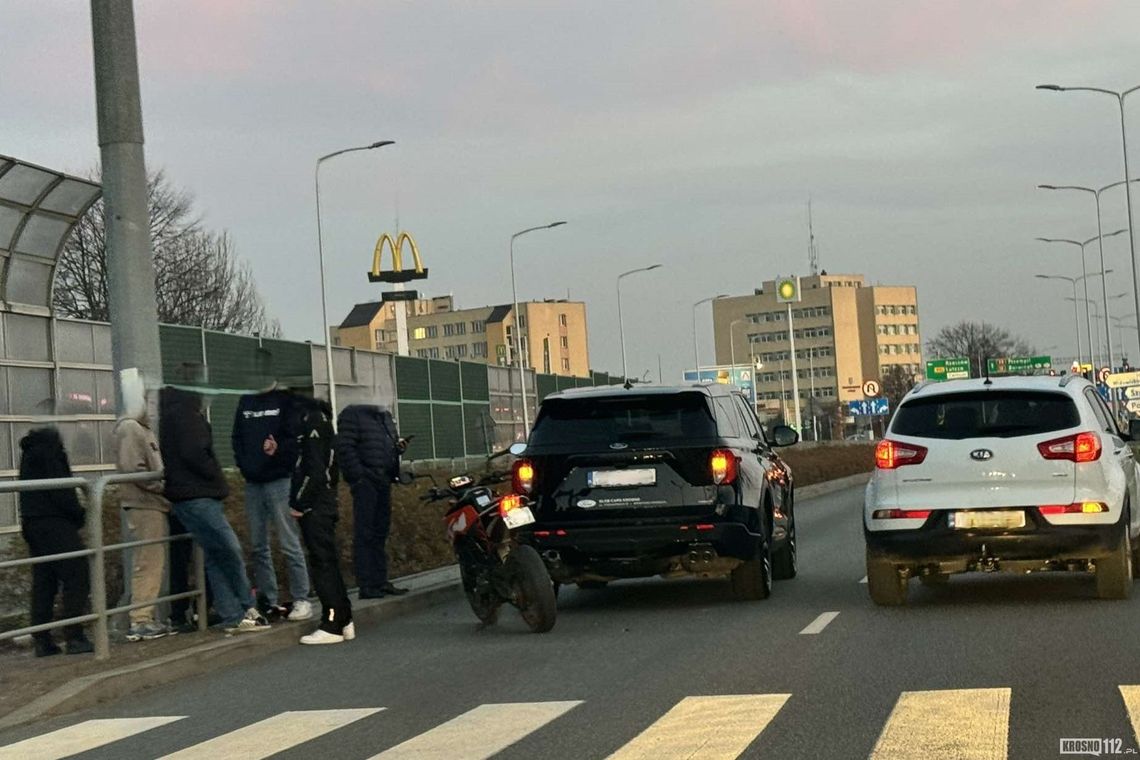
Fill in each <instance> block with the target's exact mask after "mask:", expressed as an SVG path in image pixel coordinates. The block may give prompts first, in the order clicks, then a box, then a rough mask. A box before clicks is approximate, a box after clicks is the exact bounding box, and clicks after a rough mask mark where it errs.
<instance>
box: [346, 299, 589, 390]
mask: <svg viewBox="0 0 1140 760" xmlns="http://www.w3.org/2000/svg"><path fill="white" fill-rule="evenodd" d="M408 303H409V304H416V309H415V312H416V313H412V312H411V310H410V311H409V316H408V348H409V351H410V353H411V355H412V356H418V357H421V358H425V359H463V360H465V361H476V362H484V363H487V364H495V365H499V366H504V367H513V366H518V365H517V363H516V357H515V350H514V330H515V315H514V307H513V304H506V305H503V306H482V307H478V308H473V309H456V308H455V304H454V301H453V300H452V299H451V297H450V296H448V297H445V298H435V299H424V300H423V304H422V305H421V302H420V301H415V302H408ZM391 306H392V304H381V303H368V304H357V305H356V306H355V307H354V308H353V310H352V311H351V312H350V313H349V315H348V317H346V318H345V320H344V322H342V323H341V325H340V326H339V327H336V328H333V335H334V342H335V343H336V345H341V346H349V347H356V348H367V349H369V350H373V351H386V352H389V353H395V351H396V321H395V311H394V310H393V309H391V308H388V307H391ZM519 323H520V326H521V328H522V355H523V356H522V358H523V360H524V362H525V364H526V366H527V367H528V368H532V369H534V370H535V371H537V372H541V373H544V374H550V375H569V376H575V377H589V376H590V352H589V345H588V338H587V325H586V304H584V303H582V302H581V301H566V300H545V301H526V302H523V303H520V304H519Z"/></svg>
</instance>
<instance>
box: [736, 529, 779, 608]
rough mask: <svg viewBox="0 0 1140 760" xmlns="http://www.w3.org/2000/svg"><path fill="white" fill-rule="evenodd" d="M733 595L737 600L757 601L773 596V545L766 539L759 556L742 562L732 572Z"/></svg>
mask: <svg viewBox="0 0 1140 760" xmlns="http://www.w3.org/2000/svg"><path fill="white" fill-rule="evenodd" d="M731 580H732V593H733V594H735V595H736V598H737V599H742V600H746V601H755V600H758V599H767V598H768V597H770V596H771V595H772V544H771V543H770V542H769V541H768V540H767V539H766V538H765V539H763V543H762V545H761V546H760V548H759V556H758V557H756V558H754V559H750V560H747V561H745V562H742V563H741V564H740V565H738V566H737V567H736V569H734V570H733V571H732V575H731Z"/></svg>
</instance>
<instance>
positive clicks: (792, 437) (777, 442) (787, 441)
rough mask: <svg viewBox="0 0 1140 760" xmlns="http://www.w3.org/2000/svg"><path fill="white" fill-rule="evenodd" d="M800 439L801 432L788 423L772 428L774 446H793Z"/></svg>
mask: <svg viewBox="0 0 1140 760" xmlns="http://www.w3.org/2000/svg"><path fill="white" fill-rule="evenodd" d="M799 440H800V434H799V433H797V432H796V431H795V430H794V429H793V428H790V427H788V426H787V425H777V426H776V427H774V428H772V445H773V446H792V445H794V444H795V443H796V442H797V441H799Z"/></svg>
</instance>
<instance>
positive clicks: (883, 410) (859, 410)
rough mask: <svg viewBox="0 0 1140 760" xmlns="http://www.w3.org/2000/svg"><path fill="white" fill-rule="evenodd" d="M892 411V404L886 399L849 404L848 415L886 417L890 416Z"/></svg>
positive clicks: (872, 399)
mask: <svg viewBox="0 0 1140 760" xmlns="http://www.w3.org/2000/svg"><path fill="white" fill-rule="evenodd" d="M890 409H891V405H890V402H888V401H887V399H885V398H871V399H867V400H865V401H848V402H847V413H848V414H851V415H854V416H856V417H885V416H886V415H888V414H890Z"/></svg>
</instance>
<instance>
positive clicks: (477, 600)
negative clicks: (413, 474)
mask: <svg viewBox="0 0 1140 760" xmlns="http://www.w3.org/2000/svg"><path fill="white" fill-rule="evenodd" d="M510 478H511V475H510V473H506V474H491V475H487V476H485V477H483V478H481V479H480V480H479V481H478V482H476V480H475V479H474V478H473V477H471V476H470V475H459V476H457V477H454V478H452V479H451V480H449V481H448V483H447V488H446V489H441V488H439V487H437V486H433V487H432V488H431V489H430V490H429V491H428V492H427V494H426V495H425V496H423V497H422V498H423V500H424V501H431V502H434V501H443V500H450V502H451V506H450V508H449V509H448V510H447V514H446V515H444V518H443V521H444V524H445V525H446V526H447V534H448V537H449V538H450V539H451V544H452V547H453V548H454V549H455V557H456V560H457V561H458V563H459V574H460V577H461V578H462V581H463V592H464V594H465V595H466V596H467V602H468V603H469V604H470V605H471V610H472V611H473V612H474V613H475V616H476V617H477V618H479V620H481V621H482V622H483V623H484V624H485V625H492V624H494V623H495V622H496V621H497V620H498V618H499V608H500V607H502V605H503V604H504V603H509V604H512V605H514V606H515V607H517V608H518V610H519V612H520V613H521V614H522V619H523V620H524V621H525V622H526V624H527V626H528V627H529V628H530V630H531V631H532V632H534V633H546V632H547V631H549V630H550V629H551V628H553V627H554V622H555V618H556V616H557V614H558V607H557V603H556V602H555V598H554V584H553V583H552V582H551V580H550V574H549V573H548V572H547V570H546V564H545V563H544V562H543V561H542V557H540V556H539V555H538V552H537V551H535V550H534V548H533V547H531V546H527V545H526V544H520V543H518V542H517V541H515V537H514V532H515V530H516V529H518V528H520V527H522V526H524V525H529V524H530V523H532V522H534V515H533V514H532V513H531V510H530V506H529V502H528V501H527V500H526V498H525V497H522V496H519V495H517V494H513V493H508V494H505V495H502V496H496V495H495V493H494V492H493V491H492V490H491V488H490V486H492V485H495V484H498V483H503V482H505V481H507V480H509V479H510ZM433 482H434V479H433Z"/></svg>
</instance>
